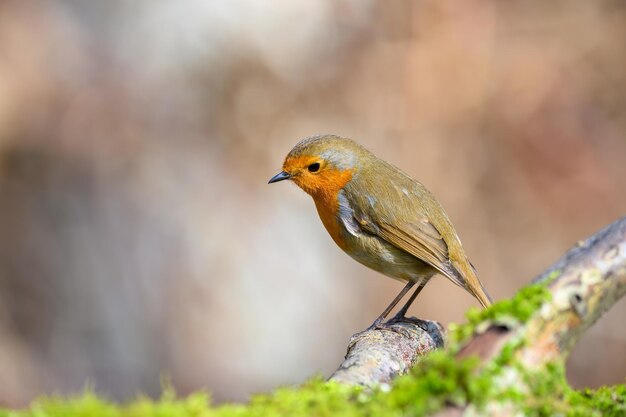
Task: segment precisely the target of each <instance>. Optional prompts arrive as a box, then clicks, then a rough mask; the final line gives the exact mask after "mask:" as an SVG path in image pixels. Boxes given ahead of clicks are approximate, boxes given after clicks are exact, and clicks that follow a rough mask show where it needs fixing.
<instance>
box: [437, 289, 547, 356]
mask: <svg viewBox="0 0 626 417" xmlns="http://www.w3.org/2000/svg"><path fill="white" fill-rule="evenodd" d="M550 297H551V294H550V291H548V289H547V288H546V287H545V285H544V284H535V285H529V286H527V287H525V288H523V289H521V290H520V291H519V292H518V293H517V294H516V295H515V296H514V297H513V298H510V299H505V300H501V301H498V302H497V303H495V304H494V305H492V306H491V307H489V308H487V309H478V308H471V309H470V310H469V311H468V312H467V314H466V318H467V323H466V324H463V325H460V326H459V325H453V324H452V325H450V327H449V332H448V343H449V345H450V348H451V349H452V350H454V349H455V348H456V347H458V346H459V345H461V344H462V343H463V342H464V341H466V340H467V339H469V338H470V337H471V336H472V335H473V334H474V333H476V332H477V331H479V330H484V329H486V328H487V326H489V325H491V324H501V325H505V326H507V327H513V326H515V325H518V324H520V323H526V322H527V321H528V319H529V318H530V317H531V316H532V315H533V313H534V312H535V311H537V309H538V308H539V307H540V306H541V305H542V304H543V303H545V302H546V301H548V300H550Z"/></svg>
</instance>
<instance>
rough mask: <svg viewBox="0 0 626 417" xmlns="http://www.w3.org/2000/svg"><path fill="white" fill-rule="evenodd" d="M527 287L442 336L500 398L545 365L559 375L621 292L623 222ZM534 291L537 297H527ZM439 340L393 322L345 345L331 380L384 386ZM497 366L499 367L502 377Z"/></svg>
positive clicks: (411, 322) (429, 331)
mask: <svg viewBox="0 0 626 417" xmlns="http://www.w3.org/2000/svg"><path fill="white" fill-rule="evenodd" d="M533 283H534V284H535V285H531V286H529V287H528V290H525V291H527V293H528V295H527V296H526V297H519V296H518V297H516V298H515V299H514V300H505V301H503V302H501V303H498V304H497V305H496V306H494V307H492V308H490V309H488V310H485V311H480V312H479V311H477V310H474V311H472V312H470V313H469V315H468V318H469V319H470V324H471V325H470V326H465V327H462V328H459V329H458V330H456V331H454V332H453V334H452V335H451V336H450V339H452V340H451V341H450V342H451V343H450V344H451V346H450V347H449V348H448V350H449V351H451V352H452V353H453V354H454V357H455V358H456V359H457V360H464V359H466V358H471V357H478V358H479V363H478V364H477V366H476V370H475V373H476V374H477V375H478V374H480V373H481V372H483V371H485V370H486V371H485V372H484V373H485V374H486V375H487V376H489V378H491V379H492V380H491V381H490V382H491V383H496V384H497V385H499V386H500V387H499V389H500V390H501V391H506V390H507V389H509V388H510V387H513V386H514V387H515V390H516V392H518V391H519V390H522V392H524V391H526V392H528V393H531V392H532V390H533V387H531V386H529V384H530V383H531V381H532V382H533V383H535V382H536V381H535V380H534V379H533V378H532V377H530V376H529V375H530V374H529V372H530V373H532V372H541V371H544V370H545V369H546V367H550V366H553V365H556V368H554V366H553V368H554V369H557V368H558V369H560V371H559V372H562V366H563V364H564V362H565V360H566V358H567V356H568V355H569V353H570V351H571V348H572V347H573V346H574V344H575V343H576V341H577V340H578V338H579V337H580V335H581V334H582V333H583V332H584V331H585V330H586V329H587V328H588V327H589V326H591V325H592V324H593V323H595V322H596V321H597V320H598V318H599V317H600V316H601V315H602V313H603V312H605V311H607V310H608V309H609V308H610V307H611V306H612V305H613V304H614V303H615V302H616V301H617V300H619V299H620V298H621V297H622V296H623V295H624V294H625V293H626V218H622V219H620V220H618V221H616V222H615V223H613V224H611V225H609V226H608V227H606V228H605V229H603V230H601V231H599V232H598V233H596V234H595V235H593V236H591V237H590V238H588V239H586V240H585V241H582V242H579V243H578V244H577V245H576V246H575V247H574V248H572V249H571V250H570V251H569V252H567V253H566V254H565V255H564V256H563V257H562V258H561V259H560V260H559V261H557V262H556V263H555V264H554V265H553V266H552V267H550V268H549V269H548V270H547V271H546V272H544V273H543V274H541V275H540V276H539V277H537V278H536V279H535V280H534V281H533ZM533 288H540V289H541V291H539V292H537V291H533ZM545 290H547V291H545ZM542 291H543V294H544V296H543V297H538V298H537V297H535V295H533V294H535V293H536V294H540V293H541V292H542ZM533 297H534V298H533ZM531 298H533V300H530V299H531ZM425 323H427V324H428V325H427V326H425V325H424V324H425ZM441 335H442V333H441V328H440V326H439V325H438V324H435V323H433V322H425V321H422V320H418V319H414V318H412V319H406V320H404V321H402V322H396V323H394V325H393V326H391V327H390V328H389V329H375V330H370V331H367V332H364V333H363V334H360V335H359V336H358V338H357V340H356V341H354V340H353V341H352V342H351V344H350V346H349V348H348V354H347V356H346V360H345V361H344V363H342V365H341V366H340V367H339V369H338V370H337V371H336V372H335V374H333V376H332V377H331V378H332V379H333V380H337V381H341V382H346V383H350V384H359V385H363V386H367V387H374V386H377V385H378V384H381V383H388V382H389V381H390V379H391V378H393V377H394V376H396V375H398V374H401V373H403V372H406V371H407V370H408V369H410V368H411V366H413V365H414V364H415V363H417V362H418V361H419V359H420V357H421V356H422V355H424V354H425V353H426V352H428V351H429V350H432V349H436V348H437V347H439V346H440V345H441V342H442V339H441ZM434 341H436V342H434ZM413 347H419V348H413ZM494 364H495V365H497V367H498V372H497V373H494V372H493V371H494V369H495V368H494ZM502 366H505V367H507V369H506V372H504V371H503V370H502V369H500V368H501V367H502ZM418 367H419V365H418ZM504 374H506V378H504V377H503V376H502V375H504ZM468 406H469V407H470V408H472V407H473V406H472V405H471V404H466V405H465V406H463V407H459V406H449V407H447V408H446V409H445V410H442V411H441V412H442V413H444V414H445V415H461V414H463V412H464V411H465V409H466V408H467V407H468ZM509 408H510V404H509V405H507V403H506V402H503V403H502V406H499V407H496V408H493V409H492V410H491V411H492V414H500V413H502V414H507V413H508V412H510V409H509ZM444 414H441V415H444Z"/></svg>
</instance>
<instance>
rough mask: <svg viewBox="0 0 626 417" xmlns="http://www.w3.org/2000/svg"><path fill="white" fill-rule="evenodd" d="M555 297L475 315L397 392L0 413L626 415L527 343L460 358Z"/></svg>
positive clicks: (542, 295)
mask: <svg viewBox="0 0 626 417" xmlns="http://www.w3.org/2000/svg"><path fill="white" fill-rule="evenodd" d="M549 297H550V294H549V292H548V291H547V290H546V289H545V287H543V286H542V285H533V286H530V287H527V288H524V289H523V290H521V291H520V292H519V293H518V294H517V295H516V296H515V297H514V298H513V299H511V300H504V301H500V302H498V303H497V304H495V305H494V306H492V307H491V308H489V309H487V310H484V311H477V310H471V311H470V312H469V313H468V315H467V319H468V323H467V324H465V325H462V326H455V327H454V328H453V329H452V330H451V332H450V333H451V336H450V338H449V340H451V343H449V345H448V347H447V348H446V349H445V350H441V351H436V352H432V353H431V354H429V355H427V356H426V357H424V358H423V359H422V360H421V361H420V364H419V366H418V367H416V368H414V369H412V370H411V372H410V373H409V374H407V375H404V376H401V377H399V378H397V379H396V380H395V381H394V383H393V385H392V386H391V387H380V388H377V389H374V390H368V391H366V390H364V389H363V388H359V387H348V386H345V385H341V384H338V383H335V382H325V381H324V380H322V379H321V378H314V379H312V380H310V381H308V382H306V383H305V384H303V385H301V386H299V387H282V388H278V389H276V390H275V391H274V392H273V393H271V394H262V395H255V396H254V397H252V398H251V400H250V401H249V403H248V404H245V405H243V404H227V405H222V406H218V407H214V406H212V405H211V401H210V397H209V395H208V394H205V393H196V394H193V395H191V396H189V397H187V398H181V399H177V398H176V396H175V395H174V393H173V391H172V390H171V389H166V390H165V393H164V394H163V396H162V398H161V399H160V400H156V401H153V400H150V399H148V398H145V397H140V398H137V399H136V400H134V401H132V402H130V403H128V404H125V405H116V404H113V403H111V402H108V401H106V400H104V399H102V398H100V397H98V396H96V395H95V394H93V392H91V391H86V392H85V393H84V394H82V395H79V396H77V397H74V398H61V397H51V398H42V399H39V400H37V401H35V402H34V403H33V404H32V405H31V407H30V408H29V409H27V410H23V411H9V410H0V417H92V416H102V417H109V416H110V417H148V416H156V417H261V416H263V417H266V416H267V417H273V416H289V417H302V416H316V417H326V416H329V417H330V416H347V417H351V416H379V415H384V416H390V417H394V416H398V417H400V416H402V417H405V416H407V417H409V416H413V417H418V416H425V415H427V414H430V413H432V412H435V411H437V410H440V409H441V408H442V407H444V406H446V405H448V404H453V405H456V406H465V405H468V404H472V405H473V406H474V407H477V408H478V410H479V411H480V409H481V408H482V407H484V406H485V405H486V404H487V403H490V404H493V403H499V402H500V403H504V404H508V405H510V406H513V407H514V408H516V409H518V410H520V411H521V412H522V413H524V414H525V415H528V416H536V417H542V416H553V415H563V416H571V417H576V416H609V417H613V416H624V415H626V385H618V386H615V387H611V388H602V389H599V390H597V391H592V390H584V391H575V390H572V389H571V388H570V387H569V385H568V384H567V382H566V379H565V372H564V367H563V364H561V363H557V364H550V365H548V366H546V367H545V369H541V370H528V369H524V368H523V367H521V365H519V364H518V363H516V362H515V353H516V352H517V350H518V349H520V348H521V347H522V346H524V344H525V341H524V340H521V339H516V340H512V341H510V342H509V343H508V344H507V345H506V346H505V347H504V348H503V349H502V351H501V353H500V355H498V357H496V358H494V360H493V361H491V362H490V363H489V364H487V365H486V366H484V367H482V368H481V369H478V368H477V365H478V360H477V359H475V358H466V359H463V360H457V359H456V358H455V353H456V352H458V350H459V348H460V346H461V343H462V341H464V340H466V339H467V338H468V337H470V336H471V335H472V334H473V333H474V332H475V331H476V330H478V329H480V328H481V327H485V326H488V325H489V324H493V323H496V324H498V323H499V324H502V323H506V324H507V325H515V324H519V323H523V322H526V321H527V320H528V319H529V318H530V317H531V316H532V314H533V313H534V312H535V311H536V310H537V309H538V308H539V307H540V306H541V305H542V304H543V303H544V302H545V301H546V300H548V299H549ZM505 369H513V370H514V371H517V372H518V373H519V374H521V375H522V377H523V378H524V379H525V382H526V384H525V385H526V387H528V388H526V389H527V390H528V389H530V392H527V391H523V390H522V388H521V387H517V386H511V385H507V384H503V383H502V381H503V380H506V378H505V375H504V370H505Z"/></svg>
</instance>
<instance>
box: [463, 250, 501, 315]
mask: <svg viewBox="0 0 626 417" xmlns="http://www.w3.org/2000/svg"><path fill="white" fill-rule="evenodd" d="M454 266H455V268H456V269H457V271H459V273H460V274H461V275H462V276H463V284H464V285H463V287H464V288H465V289H466V290H467V291H468V292H469V293H470V294H472V295H473V296H474V297H476V299H477V300H478V301H479V302H480V304H481V305H482V306H483V307H485V308H487V307H489V306H490V305H491V304H493V300H492V299H491V297H490V296H489V294H488V293H487V291H486V290H485V287H483V284H482V282H480V280H479V279H478V274H477V273H476V268H474V265H472V263H471V262H470V261H469V259H467V258H466V259H465V262H459V263H456V265H454Z"/></svg>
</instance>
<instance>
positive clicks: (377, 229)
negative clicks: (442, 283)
mask: <svg viewBox="0 0 626 417" xmlns="http://www.w3.org/2000/svg"><path fill="white" fill-rule="evenodd" d="M284 180H290V181H292V182H293V183H295V184H296V185H297V186H298V187H300V188H301V189H302V190H304V191H305V192H306V193H307V194H309V195H310V196H311V197H312V198H313V202H314V203H315V207H316V208H317V212H318V214H319V217H320V219H321V221H322V224H323V225H324V227H325V228H326V230H327V231H328V233H329V234H330V236H331V238H332V239H333V240H334V242H335V243H336V244H337V246H339V247H340V248H341V249H342V250H343V251H344V252H346V253H347V254H348V255H349V256H350V257H352V258H353V259H355V260H356V261H358V262H360V263H361V264H363V265H365V266H366V267H369V268H371V269H373V270H375V271H378V272H380V273H382V274H383V275H385V276H388V277H390V278H394V279H396V280H400V281H403V282H406V285H405V286H404V287H403V289H402V291H400V293H399V294H398V295H397V296H396V297H395V298H394V299H393V301H392V302H391V303H390V304H389V306H388V307H387V308H385V310H384V311H383V312H382V313H381V314H380V315H379V316H378V318H376V320H375V321H374V322H373V323H372V325H371V326H370V327H369V328H368V329H371V328H382V327H384V320H385V319H386V318H387V316H388V315H389V314H390V313H391V311H393V309H394V308H395V307H396V305H397V304H398V303H399V302H400V301H401V300H402V298H404V296H405V295H406V294H407V293H408V292H409V291H410V290H411V288H413V287H414V286H415V285H417V287H416V289H415V291H414V292H413V294H411V296H410V297H409V299H408V300H407V302H406V303H405V304H404V305H403V306H402V308H401V309H400V310H399V311H398V313H397V314H396V315H395V316H394V317H393V318H392V319H391V320H390V321H389V322H388V323H391V322H393V321H394V320H398V319H401V318H404V317H405V315H406V313H407V311H408V309H409V307H410V306H411V304H412V303H413V301H414V300H415V298H416V297H417V295H418V294H419V293H420V292H421V290H422V289H423V288H424V286H425V285H426V283H427V282H428V281H429V280H430V279H431V278H432V277H433V276H434V275H435V274H437V273H439V274H441V275H443V276H444V277H446V278H448V279H449V280H450V281H452V282H453V283H454V284H456V285H458V286H459V287H461V288H463V289H465V290H466V291H468V292H469V293H470V294H471V295H473V296H474V297H475V298H476V299H477V300H478V302H479V303H480V304H481V305H482V306H483V307H485V308H486V307H488V306H489V305H491V304H492V299H491V297H490V296H489V295H488V294H487V292H486V291H485V288H484V287H483V285H482V283H481V282H480V280H479V279H478V275H477V273H476V269H475V268H474V266H473V265H472V264H471V262H470V261H469V259H468V257H467V255H466V254H465V251H464V249H463V246H462V245H461V240H460V239H459V237H458V234H457V232H456V230H455V229H454V226H452V222H451V221H450V218H449V217H448V215H447V214H446V212H445V211H444V209H443V207H442V206H441V204H440V203H439V202H438V201H437V200H436V199H435V197H434V196H433V194H432V193H431V192H430V191H428V190H427V189H426V187H425V186H424V185H422V184H421V183H420V182H419V181H417V180H415V179H413V178H411V177H410V176H409V175H407V174H405V173H404V172H403V171H401V170H400V169H399V168H396V167H395V166H393V165H391V164H390V163H388V162H386V161H384V160H382V159H380V158H378V157H377V156H376V155H374V154H373V153H372V152H370V151H369V150H368V149H366V148H365V147H363V146H361V145H360V144H358V143H357V142H355V141H354V140H352V139H349V138H344V137H341V136H337V135H330V134H326V135H315V136H310V137H307V138H305V139H303V140H301V141H300V142H298V143H297V144H296V145H295V146H294V147H293V149H292V150H291V151H290V152H289V153H288V154H287V156H286V157H285V160H284V163H283V166H282V171H280V172H279V173H278V174H276V175H275V176H273V177H272V178H271V179H270V180H269V184H272V183H276V182H279V181H284Z"/></svg>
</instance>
